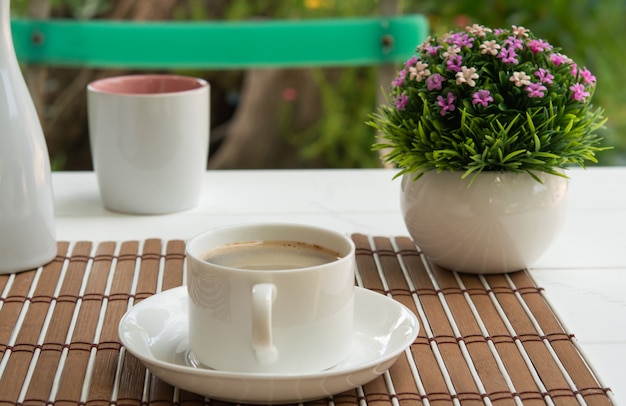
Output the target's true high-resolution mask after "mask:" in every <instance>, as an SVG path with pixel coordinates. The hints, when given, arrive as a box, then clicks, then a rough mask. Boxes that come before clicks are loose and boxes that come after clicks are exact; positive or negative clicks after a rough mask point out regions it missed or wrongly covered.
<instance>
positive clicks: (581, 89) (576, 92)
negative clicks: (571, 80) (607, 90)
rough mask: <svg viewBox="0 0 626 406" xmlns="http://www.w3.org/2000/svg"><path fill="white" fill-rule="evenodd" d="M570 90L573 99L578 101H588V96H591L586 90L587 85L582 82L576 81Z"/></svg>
mask: <svg viewBox="0 0 626 406" xmlns="http://www.w3.org/2000/svg"><path fill="white" fill-rule="evenodd" d="M569 90H571V91H572V99H574V100H576V101H582V102H585V101H587V97H589V92H585V86H583V85H581V84H580V83H576V84H575V85H572V86H570V87H569Z"/></svg>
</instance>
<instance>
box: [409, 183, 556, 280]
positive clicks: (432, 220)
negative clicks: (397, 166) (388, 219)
mask: <svg viewBox="0 0 626 406" xmlns="http://www.w3.org/2000/svg"><path fill="white" fill-rule="evenodd" d="M537 176H538V177H539V178H540V179H541V180H542V182H543V183H539V182H537V181H536V180H535V179H533V178H532V177H531V176H530V175H528V174H525V173H520V174H517V173H512V172H483V173H481V174H479V175H478V177H477V178H476V179H475V180H474V182H473V183H472V184H471V186H470V180H471V177H468V178H467V179H462V178H461V173H460V172H441V173H437V172H436V171H430V172H427V173H425V174H424V175H423V176H422V177H421V178H419V179H417V180H414V176H412V175H404V177H403V179H402V189H401V208H402V215H403V216H404V221H405V223H406V226H407V229H408V231H409V234H410V235H411V237H412V238H413V240H414V242H415V244H416V245H417V246H418V247H419V248H420V249H421V251H422V252H423V253H424V254H425V255H426V256H427V257H428V258H429V259H430V260H431V261H432V262H434V263H435V264H437V265H439V266H441V267H443V268H447V269H450V270H454V271H458V272H469V273H485V274H487V273H504V272H513V271H518V270H520V269H523V268H526V267H529V266H530V265H531V264H533V263H534V262H535V261H536V260H537V259H538V258H539V257H540V256H541V255H542V254H543V253H544V251H545V250H546V249H547V248H548V246H549V245H550V244H551V242H552V241H553V240H554V238H555V237H556V236H557V234H558V232H559V230H560V229H561V226H562V224H563V220H564V217H565V206H566V200H567V188H568V180H567V179H566V178H563V177H560V176H555V175H549V174H545V173H537Z"/></svg>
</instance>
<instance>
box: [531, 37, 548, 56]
mask: <svg viewBox="0 0 626 406" xmlns="http://www.w3.org/2000/svg"><path fill="white" fill-rule="evenodd" d="M527 45H528V47H529V48H530V50H531V51H532V52H533V54H535V55H536V54H538V53H539V52H544V51H549V50H551V49H552V45H550V44H549V43H547V42H546V41H544V40H542V39H531V40H530V41H528V43H527Z"/></svg>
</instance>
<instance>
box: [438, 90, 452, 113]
mask: <svg viewBox="0 0 626 406" xmlns="http://www.w3.org/2000/svg"><path fill="white" fill-rule="evenodd" d="M455 100H456V96H455V95H454V93H452V92H448V94H447V95H446V98H445V99H444V98H443V96H441V95H440V96H437V105H438V106H439V107H441V111H440V112H439V114H441V115H442V116H445V115H446V113H447V112H448V111H453V110H454V109H455V108H456V107H455V106H454V101H455Z"/></svg>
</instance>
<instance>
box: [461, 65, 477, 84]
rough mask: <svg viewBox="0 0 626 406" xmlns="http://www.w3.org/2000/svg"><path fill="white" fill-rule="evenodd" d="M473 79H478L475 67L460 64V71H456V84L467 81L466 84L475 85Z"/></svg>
mask: <svg viewBox="0 0 626 406" xmlns="http://www.w3.org/2000/svg"><path fill="white" fill-rule="evenodd" d="M474 79H478V73H476V68H468V67H467V66H461V71H460V72H457V73H456V84H457V85H460V84H462V83H467V85H468V86H470V87H474V86H476V82H474Z"/></svg>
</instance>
